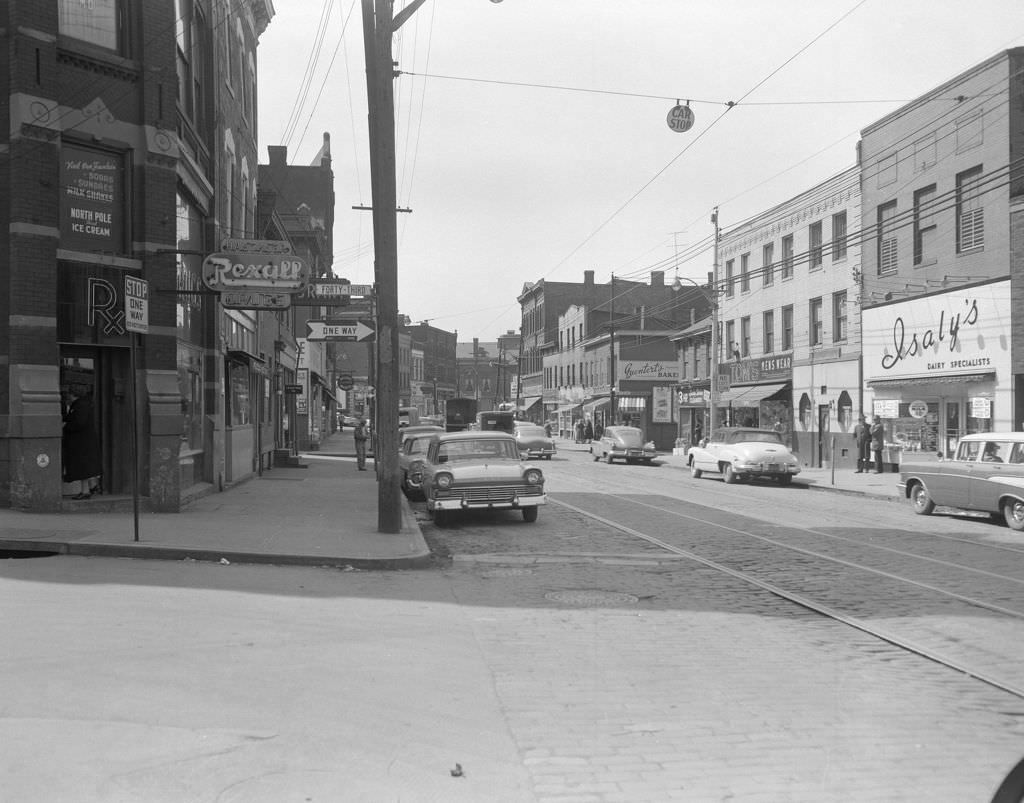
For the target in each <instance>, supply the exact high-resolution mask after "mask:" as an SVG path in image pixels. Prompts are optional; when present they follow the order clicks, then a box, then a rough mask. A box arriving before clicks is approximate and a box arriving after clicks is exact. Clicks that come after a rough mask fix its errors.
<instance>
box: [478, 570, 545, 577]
mask: <svg viewBox="0 0 1024 803" xmlns="http://www.w3.org/2000/svg"><path fill="white" fill-rule="evenodd" d="M524 574H533V569H524V568H509V569H491V570H489V571H486V572H484V573H483V575H482V576H483V577H519V576H521V575H524Z"/></svg>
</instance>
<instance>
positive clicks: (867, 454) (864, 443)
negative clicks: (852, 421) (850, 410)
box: [853, 416, 871, 474]
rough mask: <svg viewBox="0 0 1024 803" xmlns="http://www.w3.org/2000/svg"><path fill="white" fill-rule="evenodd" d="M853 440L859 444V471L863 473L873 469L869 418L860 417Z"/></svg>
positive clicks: (858, 472)
mask: <svg viewBox="0 0 1024 803" xmlns="http://www.w3.org/2000/svg"><path fill="white" fill-rule="evenodd" d="M853 440H854V443H855V444H856V446H857V471H856V472H855V473H857V474H861V473H863V472H866V471H869V470H870V469H871V427H870V426H868V422H867V419H865V418H864V416H861V417H860V422H859V423H858V424H857V426H855V427H854V428H853Z"/></svg>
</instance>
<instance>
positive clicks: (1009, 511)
mask: <svg viewBox="0 0 1024 803" xmlns="http://www.w3.org/2000/svg"><path fill="white" fill-rule="evenodd" d="M1003 518H1004V519H1006V526H1007V527H1009V528H1010V529H1011V530H1016V531H1017V532H1024V502H1021V501H1020V500H1019V499H1010V500H1008V501H1006V502H1003Z"/></svg>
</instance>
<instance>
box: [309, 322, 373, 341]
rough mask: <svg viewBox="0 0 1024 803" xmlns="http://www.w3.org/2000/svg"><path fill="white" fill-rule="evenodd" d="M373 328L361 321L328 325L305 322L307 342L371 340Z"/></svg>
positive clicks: (325, 323)
mask: <svg viewBox="0 0 1024 803" xmlns="http://www.w3.org/2000/svg"><path fill="white" fill-rule="evenodd" d="M373 335H374V331H373V328H372V327H370V326H367V325H366V324H365V323H363V322H362V321H352V322H347V323H328V322H327V321H306V338H307V339H308V340H372V339H373Z"/></svg>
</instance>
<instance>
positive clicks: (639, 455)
mask: <svg viewBox="0 0 1024 803" xmlns="http://www.w3.org/2000/svg"><path fill="white" fill-rule="evenodd" d="M606 454H610V455H611V456H612V457H617V458H619V459H620V460H653V459H654V458H655V457H657V456H658V453H657V452H649V451H648V452H645V451H644V450H643V449H612V450H611V451H610V452H607V453H606Z"/></svg>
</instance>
